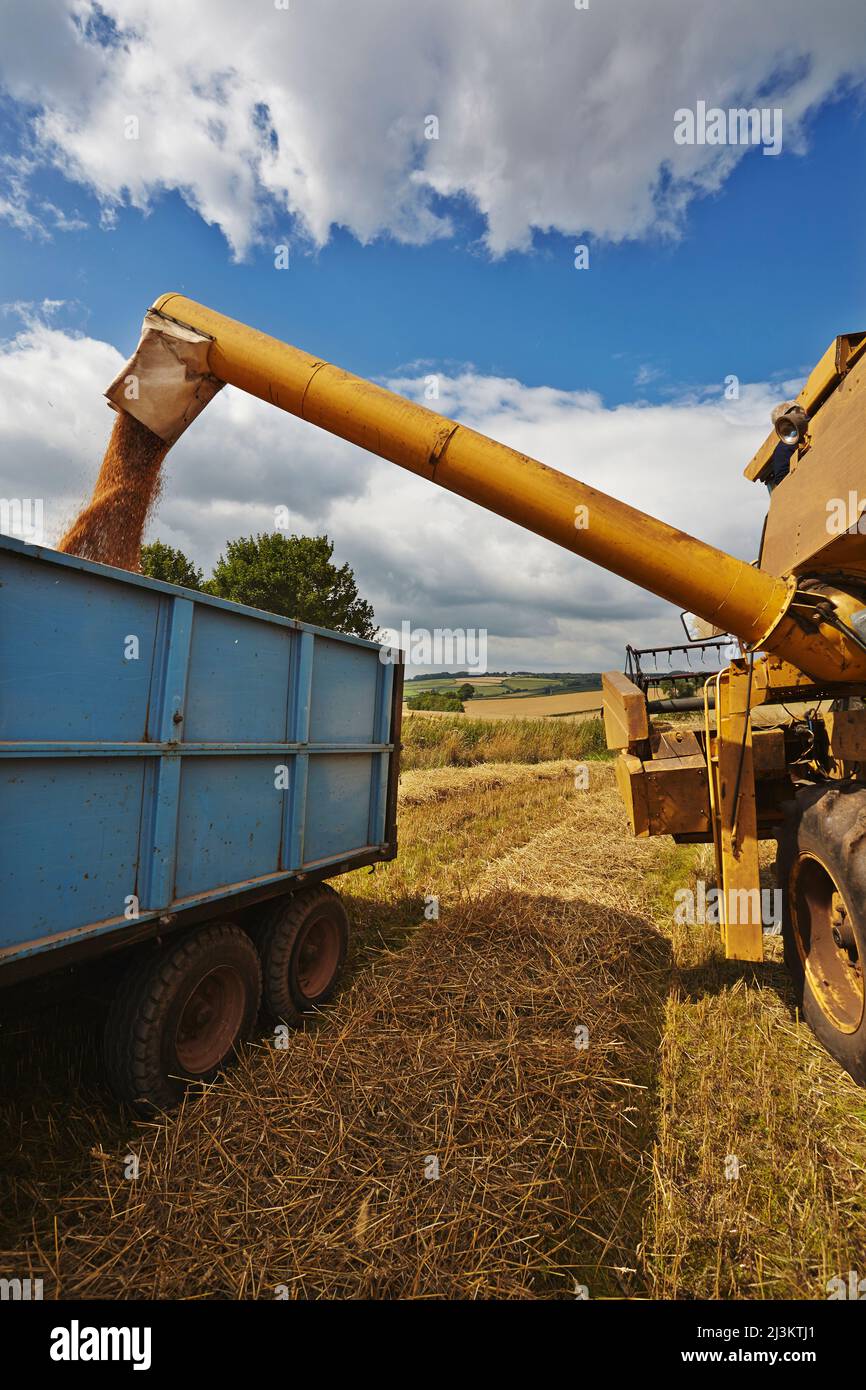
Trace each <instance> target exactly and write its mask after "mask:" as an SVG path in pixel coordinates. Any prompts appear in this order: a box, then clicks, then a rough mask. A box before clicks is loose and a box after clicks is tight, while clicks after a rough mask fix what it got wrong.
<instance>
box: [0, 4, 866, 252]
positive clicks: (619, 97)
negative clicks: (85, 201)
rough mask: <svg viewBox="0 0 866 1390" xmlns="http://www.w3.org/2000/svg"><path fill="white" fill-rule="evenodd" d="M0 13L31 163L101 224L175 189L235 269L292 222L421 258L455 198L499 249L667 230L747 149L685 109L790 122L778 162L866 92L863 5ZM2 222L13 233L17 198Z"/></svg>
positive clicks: (5, 9)
mask: <svg viewBox="0 0 866 1390" xmlns="http://www.w3.org/2000/svg"><path fill="white" fill-rule="evenodd" d="M0 15H2V19H3V31H4V45H3V49H2V51H0V88H2V89H5V91H6V92H7V93H8V94H9V95H10V96H11V97H12V98H13V99H14V100H16V101H17V102H18V103H20V104H21V106H22V108H23V109H25V110H27V111H28V112H29V113H30V115H31V123H30V135H31V141H32V149H31V150H30V151H29V152H28V154H27V156H26V158H28V159H30V158H33V157H38V158H41V159H43V160H50V161H52V162H54V163H55V164H56V165H58V166H59V167H60V168H61V169H63V170H64V172H65V173H66V174H67V175H68V176H69V177H70V178H72V179H74V180H76V181H78V182H80V183H81V184H83V185H86V187H87V188H88V189H90V190H91V191H92V192H94V193H95V194H96V196H97V197H98V198H99V199H100V201H101V202H102V205H103V208H104V210H105V212H106V215H108V216H111V214H112V212H113V211H114V210H116V208H117V207H118V206H119V205H120V204H122V203H124V202H129V203H132V204H133V205H134V206H136V207H140V208H146V207H147V206H148V205H149V203H150V202H151V200H152V199H153V198H154V197H155V196H156V195H157V194H158V193H159V192H160V191H161V190H163V189H176V190H179V192H180V193H181V194H182V196H183V197H184V198H185V199H186V201H187V202H188V203H189V205H190V206H191V207H193V208H195V209H196V211H198V212H199V213H200V215H201V216H202V217H203V218H204V219H205V220H206V221H207V222H209V223H211V224H214V225H216V226H218V227H219V228H220V229H221V230H222V232H223V234H224V235H225V237H226V238H227V240H228V241H229V243H230V244H231V246H232V248H233V250H234V252H235V254H236V255H238V256H242V255H244V254H245V253H246V252H247V251H248V249H249V248H250V246H251V245H252V244H253V243H254V242H255V241H256V240H257V239H259V238H260V237H262V236H263V235H264V234H265V232H267V233H268V235H272V234H273V227H274V220H275V218H278V217H279V218H285V217H286V216H288V217H289V218H290V219H291V220H292V223H293V226H294V228H295V229H296V232H297V233H298V234H299V235H301V236H305V237H307V238H309V239H310V240H311V241H312V242H313V243H315V244H319V245H320V244H322V243H324V242H325V241H327V239H328V236H329V234H330V231H331V229H332V228H333V227H334V226H343V227H346V228H348V229H349V230H350V231H351V232H352V233H354V235H355V236H356V237H358V238H360V239H361V240H364V241H366V240H369V239H370V238H373V237H376V236H378V235H381V234H390V235H392V236H394V237H396V238H398V239H401V240H404V241H410V242H425V241H429V240H430V239H432V238H435V237H439V236H447V235H449V234H450V233H451V231H452V224H451V220H450V214H451V212H452V211H453V207H452V205H451V204H450V203H449V200H463V199H466V200H469V202H470V204H471V205H472V206H473V207H474V208H475V209H477V211H478V212H479V213H480V214H481V215H482V216H483V218H484V222H485V227H486V232H485V236H486V242H487V246H488V248H489V249H490V251H491V252H493V253H494V254H500V253H504V252H506V251H509V250H513V249H519V248H525V247H527V246H528V245H529V243H530V241H531V236H532V232H533V230H534V229H556V230H558V231H561V232H564V233H575V234H577V233H588V234H590V235H595V236H597V237H604V238H610V239H622V238H633V237H641V236H644V235H646V234H648V233H651V232H661V233H662V234H675V233H676V232H677V230H678V228H679V227H680V225H681V222H682V218H683V215H684V212H685V210H686V208H687V207H688V204H689V202H690V201H691V200H692V199H693V198H694V197H696V196H700V195H701V194H704V193H707V192H709V191H712V190H714V189H716V188H718V187H719V186H720V185H721V183H722V182H723V181H724V179H725V178H726V177H727V176H728V174H729V173H730V172H731V170H732V168H733V167H734V165H735V164H736V163H737V161H738V160H739V159H741V158H743V157H744V155H745V153H746V151H745V148H744V147H742V146H718V145H715V146H714V145H678V144H676V143H675V142H674V138H673V135H674V112H675V111H676V110H677V109H678V108H682V107H689V108H692V107H694V106H695V104H696V102H697V101H698V100H705V101H707V102H708V103H709V104H710V105H713V104H715V105H719V106H722V107H724V108H729V107H731V106H741V105H760V106H763V107H780V108H781V109H782V111H783V114H784V143H785V148H786V149H791V148H796V147H797V145H798V142H802V140H803V138H804V134H805V130H806V122H807V118H808V117H809V115H810V113H811V112H813V111H814V110H815V109H816V108H817V107H818V106H819V105H820V104H821V103H822V102H824V101H825V100H827V99H828V97H830V96H833V95H836V96H838V95H841V94H842V93H843V92H844V91H845V90H846V89H849V88H851V87H854V86H856V85H858V84H861V83H862V82H863V80H864V74H866V7H864V6H863V5H862V3H861V0H822V3H821V4H820V5H818V4H815V3H814V0H762V3H761V4H760V5H755V3H754V0H727V3H726V4H724V5H701V6H688V5H684V4H683V0H654V3H653V4H652V5H648V4H646V0H615V3H607V4H596V3H594V0H593V3H592V4H591V5H590V6H589V8H588V9H586V10H578V9H577V8H576V7H575V6H574V5H573V4H571V3H570V0H523V3H520V4H503V3H502V0H473V3H472V4H466V3H465V0H437V3H436V4H435V5H424V6H422V5H412V4H407V3H406V0H365V3H363V4H358V3H357V0H315V4H313V3H307V0H288V3H287V5H286V6H285V8H278V7H277V5H276V4H265V5H261V6H255V7H252V6H250V5H239V4H237V3H236V0H207V3H204V0H187V3H184V4H179V5H172V4H167V3H166V0H102V3H101V5H100V6H97V5H95V4H92V3H90V0H44V3H43V4H41V5H39V6H33V5H31V4H30V3H29V0H0ZM431 116H432V117H435V118H436V121H437V122H438V131H436V130H435V128H434V126H433V125H432V124H431V123H430V122H429V121H428V117H431ZM433 133H437V134H438V138H437V139H428V138H426V137H427V135H428V134H433ZM750 157H752V158H761V155H760V154H759V153H758V152H757V151H755V152H753V153H752V154H751V155H750ZM456 205H457V203H455V204H454V206H456ZM2 211H3V205H2V204H0V212H2ZM5 211H6V214H7V215H8V216H12V217H13V218H17V219H18V222H19V225H21V222H22V218H23V219H24V220H25V221H26V213H24V212H22V202H21V190H20V186H19V187H17V189H16V188H13V190H12V193H11V195H10V196H9V197H7V202H6V208H5Z"/></svg>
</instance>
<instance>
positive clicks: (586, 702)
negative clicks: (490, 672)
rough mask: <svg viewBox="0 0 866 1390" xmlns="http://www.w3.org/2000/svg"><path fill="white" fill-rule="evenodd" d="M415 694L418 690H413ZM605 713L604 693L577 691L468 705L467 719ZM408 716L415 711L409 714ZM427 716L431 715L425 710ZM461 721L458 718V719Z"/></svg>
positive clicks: (527, 717) (551, 716)
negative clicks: (602, 707)
mask: <svg viewBox="0 0 866 1390" xmlns="http://www.w3.org/2000/svg"><path fill="white" fill-rule="evenodd" d="M411 690H412V693H415V691H414V686H413V687H411ZM600 709H601V691H600V690H575V691H573V692H572V694H570V695H568V694H566V695H522V696H521V695H517V696H512V697H510V698H508V697H501V698H499V699H495V700H492V699H482V700H477V699H476V700H467V701H466V706H465V710H466V716H467V717H469V718H472V719H551V718H555V719H586V718H588V717H590V713H591V711H593V710H594V711H596V712H598V710H600ZM406 713H407V714H414V713H415V712H414V711H411V710H407V711H406ZM424 713H425V715H426V714H428V713H430V711H428V710H425V711H424ZM454 717H456V718H458V719H459V718H461V716H460V715H459V714H458V715H456V716H454Z"/></svg>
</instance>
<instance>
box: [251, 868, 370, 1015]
mask: <svg viewBox="0 0 866 1390" xmlns="http://www.w3.org/2000/svg"><path fill="white" fill-rule="evenodd" d="M348 947H349V919H348V917H347V916H346V909H345V908H344V907H343V903H342V901H341V899H340V895H339V893H336V892H335V891H334V889H333V888H329V887H328V885H327V884H324V883H322V884H320V885H319V886H318V887H317V888H310V889H307V890H305V891H302V892H300V893H294V894H293V895H292V896H291V897H289V898H282V899H281V900H280V901H279V902H278V903H277V905H276V906H275V907H274V909H273V911H272V912H271V914H270V916H269V917H268V918H267V919H266V921H265V924H264V926H263V927H262V929H261V932H260V935H259V952H260V954H261V958H262V980H263V993H262V998H263V1003H264V1008H265V1012H266V1013H267V1015H268V1018H269V1020H270V1021H273V1022H278V1021H280V1020H282V1021H283V1022H285V1023H297V1022H299V1020H300V1018H301V1015H302V1014H305V1013H309V1012H310V1010H311V1009H315V1008H318V1007H319V1005H321V1004H325V1003H327V1001H328V1000H329V999H330V998H331V996H332V994H333V993H334V990H335V989H336V987H337V981H338V980H339V978H340V972H341V970H342V969H343V965H344V963H345V960H346V952H347V950H348Z"/></svg>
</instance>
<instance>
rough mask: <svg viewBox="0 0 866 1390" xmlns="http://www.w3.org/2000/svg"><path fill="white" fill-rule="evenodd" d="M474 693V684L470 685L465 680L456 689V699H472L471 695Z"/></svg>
mask: <svg viewBox="0 0 866 1390" xmlns="http://www.w3.org/2000/svg"><path fill="white" fill-rule="evenodd" d="M474 694H475V686H474V685H470V684H469V682H468V681H466V682H465V684H463V685H461V686H460V687H459V689H458V691H457V699H458V700H471V699H472V696H473V695H474Z"/></svg>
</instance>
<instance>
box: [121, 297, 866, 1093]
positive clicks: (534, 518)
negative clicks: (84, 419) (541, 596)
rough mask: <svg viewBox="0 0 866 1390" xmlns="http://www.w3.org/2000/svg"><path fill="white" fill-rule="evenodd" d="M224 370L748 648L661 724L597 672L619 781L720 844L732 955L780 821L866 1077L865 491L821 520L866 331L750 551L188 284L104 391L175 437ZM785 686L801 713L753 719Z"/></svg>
mask: <svg viewBox="0 0 866 1390" xmlns="http://www.w3.org/2000/svg"><path fill="white" fill-rule="evenodd" d="M226 383H228V384H231V385H233V386H236V387H239V388H240V389H241V390H244V391H247V392H249V393H250V394H252V395H254V396H258V397H260V398H261V399H262V400H265V401H270V402H271V404H273V405H276V406H278V407H279V408H280V409H282V410H286V411H289V412H290V413H291V414H293V415H296V416H298V417H299V418H300V419H303V420H306V421H309V422H310V423H311V424H314V425H318V426H319V427H320V428H322V429H325V430H328V431H329V432H330V433H332V434H335V435H339V436H340V437H341V438H343V439H347V440H350V441H351V442H352V443H353V444H357V445H360V446H361V447H362V448H364V449H367V450H369V451H370V452H371V453H373V454H377V455H379V456H380V457H382V458H385V459H389V460H391V462H393V463H396V464H399V465H400V466H401V467H403V468H406V469H408V470H409V471H411V472H413V473H417V474H419V475H421V476H422V477H426V478H429V480H430V481H431V482H434V483H437V484H438V485H439V486H440V487H444V488H447V489H448V490H449V491H450V492H454V493H458V494H459V495H460V496H462V497H466V498H468V499H469V500H470V501H473V502H476V503H478V504H479V505H480V506H482V507H486V508H488V509H489V510H490V511H493V512H496V513H498V514H499V515H501V516H504V517H508V518H509V519H510V520H512V521H514V522H516V523H517V524H518V525H520V526H524V527H526V528H527V529H528V530H530V531H534V532H535V533H537V534H538V535H541V536H545V537H546V538H547V539H548V540H550V541H553V542H555V543H556V544H557V545H560V546H563V547H564V548H565V549H566V550H571V551H574V552H575V554H577V555H582V556H584V557H586V558H587V559H589V560H593V561H594V562H595V563H596V564H598V565H601V566H603V567H604V568H605V569H608V570H610V571H612V572H613V573H615V574H618V575H621V576H622V577H623V578H625V579H629V580H631V581H632V582H633V583H635V584H638V585H640V586H641V587H642V588H645V589H648V590H650V591H651V592H652V593H655V594H657V595H659V596H660V597H661V598H664V599H667V600H669V601H670V602H672V603H674V604H676V605H677V606H679V607H680V608H685V609H688V610H689V612H690V613H691V614H692V615H694V616H695V617H696V618H697V619H699V620H702V621H703V623H704V624H705V627H704V629H703V630H704V631H705V632H709V633H711V634H712V633H714V632H715V633H730V634H731V635H732V636H733V637H734V638H736V639H738V641H739V643H740V645H741V649H742V651H743V653H744V655H743V656H742V657H739V658H737V659H735V660H733V661H732V662H731V663H730V664H729V665H728V666H727V667H726V668H725V669H724V670H722V671H721V672H719V673H718V674H717V675H715V677H714V678H713V679H712V680H710V681H708V682H707V686H706V688H705V700H704V712H705V717H704V727H703V728H702V729H698V730H689V729H681V730H677V729H671V728H654V727H653V724H652V721H651V718H650V714H649V711H648V702H647V696H646V693H645V692H644V691H643V690H641V689H640V688H638V687H637V686H636V685H635V684H634V683H632V682H630V681H629V680H627V679H626V678H625V677H624V676H622V675H620V674H619V673H609V674H607V675H606V676H605V678H604V704H605V726H606V731H607V738H608V744H609V746H610V747H611V748H614V749H618V750H620V757H619V759H618V761H617V778H618V782H619V786H620V789H621V792H622V795H623V799H624V801H625V804H626V807H627V810H628V814H629V816H630V819H631V823H632V827H633V830H634V832H635V834H636V835H641V836H644V835H658V834H667V835H673V836H674V838H675V839H677V840H679V841H681V842H687V843H688V842H712V843H713V844H714V846H715V852H716V859H717V865H718V880H719V884H720V887H721V890H722V891H721V893H720V898H719V901H720V921H721V931H722V939H723V942H724V948H725V953H726V955H727V956H728V957H729V958H731V959H735V960H743V961H760V960H761V959H762V956H763V932H764V927H765V925H767V924H765V923H763V922H762V912H761V893H760V877H759V856H758V846H759V841H760V840H762V839H777V840H778V841H779V853H778V862H777V869H778V873H779V882H780V887H781V889H782V891H783V902H784V923H783V929H784V937H785V954H786V960H787V963H788V966H789V968H790V970H791V972H792V974H793V976H794V980H795V983H796V985H797V987H798V990H799V992H800V994H801V996H802V1001H803V1011H804V1014H805V1017H806V1018H807V1020H808V1022H809V1023H810V1024H811V1026H812V1028H813V1029H814V1031H815V1033H816V1034H817V1035H818V1037H819V1038H820V1039H821V1041H822V1042H823V1043H824V1045H825V1046H826V1047H827V1048H828V1050H829V1051H830V1052H831V1053H832V1054H833V1055H834V1056H835V1057H836V1058H837V1059H838V1060H839V1061H840V1062H841V1063H842V1065H843V1066H844V1067H846V1068H847V1069H848V1071H850V1073H851V1074H852V1075H853V1076H854V1077H855V1079H856V1080H857V1081H859V1082H860V1083H861V1084H866V1017H864V980H863V962H864V960H866V708H864V706H863V697H864V696H866V542H864V538H863V536H862V535H861V533H860V530H859V528H858V521H859V510H860V509H859V506H858V507H856V508H855V509H854V512H855V514H854V515H853V516H851V517H850V518H849V521H848V528H849V529H847V530H844V531H843V532H842V533H841V534H837V535H834V534H831V533H830V532H829V531H828V526H827V517H828V510H827V508H828V502H829V500H830V499H832V498H846V499H847V498H849V497H850V496H851V495H852V493H853V495H854V496H855V497H859V489H861V488H862V489H863V490H864V492H866V487H864V484H866V445H864V429H863V426H864V423H866V422H864V402H866V334H863V333H857V334H848V335H845V336H842V337H839V338H837V339H836V340H835V342H834V343H833V344H832V345H831V346H830V348H829V349H828V350H827V352H826V353H825V355H824V357H823V358H822V359H821V361H820V362H819V363H818V365H817V367H816V368H815V370H814V371H813V372H812V374H811V375H810V377H809V379H808V381H807V383H806V385H805V387H804V388H803V390H802V392H801V393H800V396H799V397H798V399H797V401H796V402H794V403H793V404H791V405H789V406H787V407H786V408H785V409H784V410H783V411H782V412H781V413H778V415H777V419H776V422H775V426H774V430H773V432H772V433H771V434H770V436H769V438H768V439H767V441H766V442H765V444H764V445H763V446H762V448H761V449H760V450H759V451H758V453H757V454H756V456H755V458H754V459H753V460H752V462H751V463H750V465H749V467H748V468H747V470H746V473H747V476H749V477H750V478H752V479H753V480H763V479H765V478H767V477H768V475H769V474H770V473H771V472H772V473H773V475H774V477H775V476H778V472H779V471H781V472H783V473H784V474H785V475H784V476H783V478H782V480H781V481H779V482H777V483H776V485H775V487H774V488H773V491H772V493H771V503H770V512H769V516H768V520H767V525H766V528H765V535H764V540H763V544H762V554H761V557H760V560H759V563H758V565H757V566H753V565H749V564H746V563H745V562H743V561H741V560H738V559H735V558H734V557H732V556H730V555H727V554H725V553H723V552H722V551H720V550H717V549H715V548H714V547H712V546H709V545H706V544H704V543H703V542H701V541H699V540H696V539H694V538H693V537H691V536H688V535H685V534H684V533H683V532H681V531H678V530H676V529H675V528H673V527H671V526H668V525H666V524H665V523H664V522H661V521H657V520H654V519H653V518H652V517H649V516H646V515H645V514H643V513H642V512H640V511H637V510H636V509H634V508H632V507H630V506H627V505H626V504H625V503H623V502H619V501H616V500H614V499H613V498H611V497H608V496H606V495H605V494H604V493H602V492H599V491H597V490H596V489H594V488H591V487H587V486H586V485H584V484H583V483H580V482H578V481H576V480H575V479H573V478H571V477H568V476H566V475H564V474H562V473H559V472H557V471H555V470H554V469H551V468H548V467H546V466H545V465H544V464H542V463H539V462H537V461H536V460H534V459H532V458H528V457H527V456H525V455H523V454H520V453H518V452H517V451H516V450H514V449H510V448H508V447H506V446H505V445H503V444H498V443H496V442H494V441H493V440H490V439H488V438H486V437H485V436H484V435H481V434H479V433H477V432H476V431H474V430H471V429H467V428H466V427H464V426H463V425H459V424H456V423H455V422H454V421H453V420H449V419H446V418H444V417H443V416H441V415H437V414H436V413H434V412H433V411H431V410H428V409H426V408H425V407H423V406H421V405H417V404H415V403H413V402H410V401H407V400H405V399H403V398H402V397H400V396H398V395H395V394H393V393H392V392H390V391H387V390H385V389H383V388H382V387H379V386H376V385H373V384H372V383H370V382H368V381H364V380H362V379H361V378H359V377H356V376H353V375H351V374H350V373H348V372H345V371H342V370H341V369H340V368H338V367H335V366H332V365H330V364H329V363H327V362H323V361H321V360H320V359H318V358H315V357H311V356H308V355H307V354H306V353H304V352H301V351H299V350H298V349H297V348H294V347H289V346H287V345H286V344H284V343H282V342H279V341H278V340H276V339H274V338H271V337H268V336H266V335H265V334H263V333H260V332H257V331H256V330H255V329H252V328H249V327H246V326H245V325H243V324H241V323H237V322H235V321H234V320H232V319H229V318H225V317H224V316H223V315H221V314H218V313H215V312H214V311H213V310H211V309H207V308H205V307H204V306H202V305H200V304H197V303H195V302H194V301H192V300H190V299H186V298H184V297H183V296H181V295H177V294H168V295H164V296H163V297H162V298H160V299H159V300H157V302H156V303H155V304H154V306H153V308H152V309H151V310H150V311H149V312H148V314H147V316H146V319H145V324H144V331H143V334H142V338H141V342H140V343H139V347H138V349H137V351H136V353H135V355H134V356H133V358H132V359H131V361H130V362H129V363H128V364H127V366H126V367H125V368H124V369H123V371H122V372H121V373H120V375H119V376H118V378H117V379H116V381H115V382H114V383H113V385H112V386H111V387H110V388H109V391H108V392H107V395H108V397H109V399H110V401H111V402H112V404H113V405H114V406H115V407H116V408H117V409H119V410H121V411H125V412H127V413H128V414H131V415H132V416H134V417H135V418H136V419H137V420H138V421H140V422H141V423H142V424H143V425H144V426H146V428H147V429H148V430H150V431H151V432H152V433H153V434H154V435H156V436H158V437H159V439H161V440H163V441H164V442H165V443H166V444H167V445H171V444H173V443H174V442H175V441H176V440H177V439H178V438H179V436H180V435H181V434H182V433H183V431H184V430H185V429H186V428H187V426H188V425H189V424H191V423H192V421H193V420H194V419H195V417H196V416H197V415H198V414H199V413H200V411H201V410H202V409H203V408H204V406H205V405H206V404H207V403H208V401H209V400H210V399H211V398H212V397H213V395H214V394H215V393H216V392H217V391H218V390H219V389H220V388H221V386H222V385H223V384H226ZM780 463H781V464H782V468H781V470H780V469H779V467H778V466H779V464H780ZM786 466H787V472H785V467H786ZM864 506H866V504H864ZM786 701H787V702H789V703H790V702H797V703H798V705H801V706H802V705H803V704H804V703H805V704H806V706H807V709H808V713H807V715H806V716H805V717H803V718H793V719H784V718H780V720H779V721H778V722H777V723H776V724H775V726H772V725H771V726H770V727H759V726H758V724H757V721H753V718H752V716H753V713H754V712H755V711H756V710H757V709H758V708H759V707H761V706H778V705H781V704H784V703H785V702H786ZM827 701H828V702H829V708H828V709H827V710H825V711H824V712H823V713H822V712H819V706H820V705H821V704H822V702H827Z"/></svg>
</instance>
